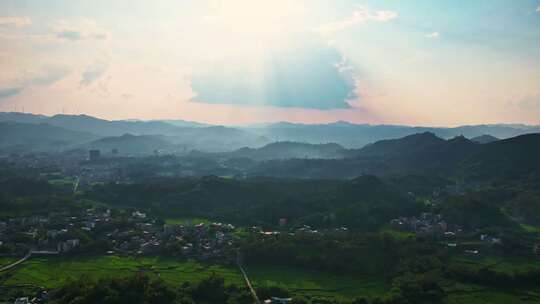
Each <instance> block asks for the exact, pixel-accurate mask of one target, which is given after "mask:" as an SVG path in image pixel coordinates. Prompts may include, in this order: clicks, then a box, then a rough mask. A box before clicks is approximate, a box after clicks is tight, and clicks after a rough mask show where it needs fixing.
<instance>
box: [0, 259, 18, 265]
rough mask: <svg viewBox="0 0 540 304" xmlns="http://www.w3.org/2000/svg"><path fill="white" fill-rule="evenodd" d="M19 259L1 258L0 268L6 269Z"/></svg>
mask: <svg viewBox="0 0 540 304" xmlns="http://www.w3.org/2000/svg"><path fill="white" fill-rule="evenodd" d="M16 260H17V259H16V258H6V257H1V258H0V268H2V267H4V266H7V265H9V264H11V263H13V262H15V261H16Z"/></svg>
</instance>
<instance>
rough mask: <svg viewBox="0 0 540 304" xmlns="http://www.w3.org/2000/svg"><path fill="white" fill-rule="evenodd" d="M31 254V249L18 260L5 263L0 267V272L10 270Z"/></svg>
mask: <svg viewBox="0 0 540 304" xmlns="http://www.w3.org/2000/svg"><path fill="white" fill-rule="evenodd" d="M31 256H32V251H30V252H28V254H26V255H25V256H24V257H23V258H22V259H20V260H18V261H16V262H13V263H11V264H10V265H7V266H4V267H2V268H0V272H4V271H7V270H10V269H11V268H13V267H15V266H17V265H19V264H21V263H23V262H24V261H26V260H28V259H29V258H30V257H31Z"/></svg>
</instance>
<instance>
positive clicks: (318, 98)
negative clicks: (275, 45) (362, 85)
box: [191, 39, 355, 110]
mask: <svg viewBox="0 0 540 304" xmlns="http://www.w3.org/2000/svg"><path fill="white" fill-rule="evenodd" d="M261 57H262V58H261V62H258V63H256V64H255V63H253V62H250V61H246V60H240V61H233V60H230V61H229V60H223V61H221V62H218V63H215V64H213V65H212V66H210V67H209V68H207V69H204V70H203V71H196V72H195V73H194V74H193V76H192V79H191V83H192V88H193V90H194V91H195V92H196V93H197V96H196V97H195V98H194V99H193V101H195V102H203V103H214V104H236V105H266V106H274V107H293V108H309V109H324V110H327V109H344V108H349V107H350V105H349V103H348V102H347V101H348V100H349V99H351V98H353V97H354V91H355V86H354V84H353V81H352V79H351V78H350V77H349V75H347V71H346V69H343V67H342V66H340V62H341V61H342V58H341V55H340V54H339V53H338V52H337V51H336V50H334V49H332V48H329V47H328V46H327V45H326V44H324V43H322V42H320V41H315V40H309V39H304V40H303V41H302V42H299V41H295V42H291V43H290V44H288V47H287V48H286V49H274V50H271V51H269V53H267V54H265V55H261ZM254 66H256V67H257V68H256V69H254Z"/></svg>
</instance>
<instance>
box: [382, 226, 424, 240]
mask: <svg viewBox="0 0 540 304" xmlns="http://www.w3.org/2000/svg"><path fill="white" fill-rule="evenodd" d="M380 232H381V233H386V234H389V235H391V236H392V237H394V238H396V239H408V238H414V237H416V234H415V233H414V232H410V231H400V230H396V229H392V228H390V227H384V228H382V229H381V231H380Z"/></svg>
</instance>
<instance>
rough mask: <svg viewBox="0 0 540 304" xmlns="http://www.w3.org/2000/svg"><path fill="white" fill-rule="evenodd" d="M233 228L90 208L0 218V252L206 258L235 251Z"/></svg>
mask: <svg viewBox="0 0 540 304" xmlns="http://www.w3.org/2000/svg"><path fill="white" fill-rule="evenodd" d="M234 229H235V227H234V226H232V225H230V224H223V223H211V224H205V223H200V224H186V225H172V224H165V225H163V224H161V223H159V221H157V220H156V219H155V218H152V217H150V216H147V214H146V213H144V212H141V211H138V210H137V211H133V212H129V213H128V212H111V210H108V209H107V210H104V209H88V210H85V211H84V212H79V213H71V214H68V213H57V214H55V213H53V214H50V215H49V216H31V217H20V218H11V219H9V220H6V221H0V253H3V254H12V255H21V254H22V253H27V252H30V251H32V252H48V253H49V254H77V253H90V252H92V253H98V254H103V253H108V254H128V255H153V254H167V255H175V256H184V257H188V258H194V259H202V260H205V259H212V258H220V257H223V256H225V255H227V254H230V252H234V250H233V245H234V244H233V231H234Z"/></svg>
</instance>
